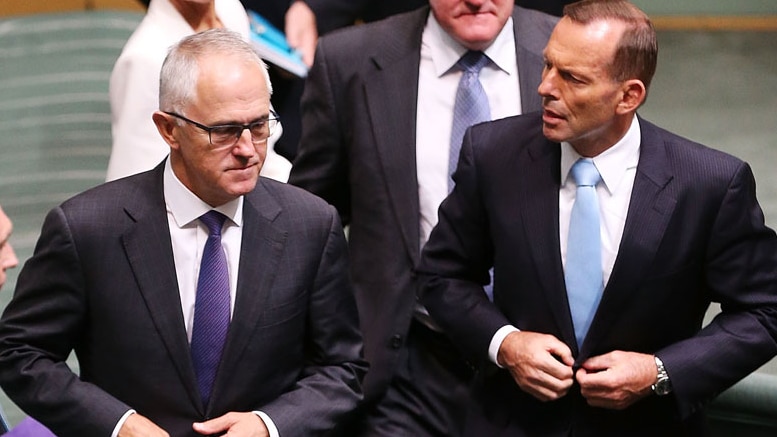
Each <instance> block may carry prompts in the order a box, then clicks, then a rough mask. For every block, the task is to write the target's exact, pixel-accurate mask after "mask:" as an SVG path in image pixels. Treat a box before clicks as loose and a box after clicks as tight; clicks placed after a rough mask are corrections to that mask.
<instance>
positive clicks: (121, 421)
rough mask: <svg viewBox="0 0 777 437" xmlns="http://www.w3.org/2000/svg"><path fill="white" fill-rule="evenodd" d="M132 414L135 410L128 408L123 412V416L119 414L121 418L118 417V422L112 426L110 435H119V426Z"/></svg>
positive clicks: (114, 436)
mask: <svg viewBox="0 0 777 437" xmlns="http://www.w3.org/2000/svg"><path fill="white" fill-rule="evenodd" d="M133 414H135V410H129V411H127V412H126V413H124V415H123V416H121V419H119V423H117V424H116V426H115V427H114V428H113V432H112V433H111V437H117V436H118V435H119V430H121V427H122V426H124V422H126V421H127V419H128V418H129V417H130V416H131V415H133Z"/></svg>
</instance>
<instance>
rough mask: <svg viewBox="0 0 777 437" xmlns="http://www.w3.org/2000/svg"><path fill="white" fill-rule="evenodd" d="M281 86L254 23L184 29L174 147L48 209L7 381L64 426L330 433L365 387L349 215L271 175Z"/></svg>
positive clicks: (100, 432) (2, 360)
mask: <svg viewBox="0 0 777 437" xmlns="http://www.w3.org/2000/svg"><path fill="white" fill-rule="evenodd" d="M268 84H269V81H268V80H267V72H266V68H265V66H264V63H263V62H262V61H261V59H260V58H259V57H258V55H257V54H256V53H255V52H254V51H253V49H252V47H251V46H250V45H249V44H248V43H245V42H244V41H243V40H242V39H241V38H240V37H239V36H238V35H237V34H235V33H232V32H230V31H227V30H223V29H217V30H210V31H206V32H203V33H200V34H196V35H193V36H189V37H187V38H185V39H183V40H182V41H181V42H180V43H178V44H177V45H175V46H174V47H173V49H172V50H171V52H170V54H169V55H168V57H167V59H166V61H165V63H164V65H163V67H162V72H161V83H160V108H162V110H161V111H157V112H155V113H154V121H155V123H156V125H157V127H158V130H159V133H160V134H161V135H162V137H163V138H164V139H165V141H166V142H167V143H168V145H169V146H170V155H169V157H168V158H167V159H165V160H164V161H162V162H161V163H160V164H159V165H158V166H157V167H156V168H155V169H153V170H150V171H148V172H144V173H140V174H138V175H135V176H131V177H129V178H125V179H121V180H119V181H114V182H110V183H107V184H104V185H101V186H99V187H97V188H94V189H92V190H89V191H87V192H85V193H82V194H80V195H78V196H76V197H74V198H72V199H70V200H68V201H66V202H65V203H63V204H62V205H61V206H59V207H57V208H55V209H54V210H52V211H51V212H50V213H49V215H48V217H47V218H46V221H45V223H44V225H43V230H42V232H41V236H40V239H39V241H38V244H37V247H36V249H35V254H34V255H33V257H32V258H31V259H30V260H29V261H28V262H27V263H26V265H25V266H24V268H23V270H22V272H21V274H20V276H19V278H18V281H17V289H16V292H15V294H14V298H13V299H12V301H11V303H10V304H9V305H8V307H7V308H6V310H5V312H4V314H3V317H2V319H0V383H1V384H2V386H3V389H4V390H5V391H6V393H7V394H8V395H9V397H11V399H12V400H13V401H14V402H16V403H17V404H18V405H19V406H20V407H21V408H22V409H23V410H24V411H25V412H27V413H28V414H30V415H31V416H33V417H34V418H36V419H38V420H40V421H41V422H42V423H43V424H44V425H46V426H47V427H48V428H50V429H51V430H52V431H53V432H54V433H55V434H57V435H58V436H59V437H68V436H73V437H76V436H77V437H83V436H94V437H97V436H104V437H111V436H118V437H132V436H146V437H148V436H160V437H162V436H173V437H196V436H203V435H205V436H209V435H225V434H227V433H228V434H229V435H230V436H236V437H240V436H245V437H248V436H258V437H264V436H274V437H277V436H278V435H282V436H313V435H323V434H325V433H326V432H328V430H330V429H331V428H333V427H334V426H335V424H336V423H337V422H338V421H339V420H340V419H342V417H344V416H345V415H346V414H347V413H348V412H350V411H352V410H353V409H354V408H355V407H356V405H357V403H358V401H359V400H360V399H361V396H362V395H361V380H362V377H363V375H364V373H365V371H366V365H365V363H364V361H363V360H362V358H361V349H362V342H361V335H360V332H359V329H358V314H357V310H356V306H355V302H354V298H353V294H352V290H351V286H350V282H349V280H348V271H347V256H346V242H345V239H344V237H343V233H342V226H341V225H340V221H339V219H338V217H337V213H336V212H335V210H334V208H332V207H330V206H328V205H326V203H324V202H323V201H322V200H321V199H318V198H316V197H315V196H312V195H310V194H309V193H307V192H305V191H304V190H301V189H298V188H296V187H292V186H289V185H286V184H281V183H276V182H275V181H272V180H269V179H265V178H260V177H259V171H260V169H261V167H262V164H263V162H264V159H265V156H266V151H267V139H268V138H269V137H270V135H271V134H272V132H273V129H274V128H275V127H276V126H277V120H275V115H274V114H273V112H272V111H271V110H270V93H271V90H270V89H268V88H269V85H268ZM71 351H75V354H76V356H77V358H78V362H79V367H80V375H77V374H75V373H74V372H72V371H71V370H70V369H69V368H68V367H67V365H66V363H65V360H66V359H67V357H68V355H69V354H70V352H71Z"/></svg>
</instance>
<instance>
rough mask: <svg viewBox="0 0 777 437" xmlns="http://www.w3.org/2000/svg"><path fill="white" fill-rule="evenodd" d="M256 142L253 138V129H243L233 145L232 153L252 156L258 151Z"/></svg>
mask: <svg viewBox="0 0 777 437" xmlns="http://www.w3.org/2000/svg"><path fill="white" fill-rule="evenodd" d="M256 146H257V145H256V144H254V143H253V141H252V140H251V131H250V130H249V129H243V131H242V132H240V136H239V137H238V139H237V142H236V143H235V145H234V146H233V147H232V153H233V154H235V155H239V156H251V155H253V154H254V153H256Z"/></svg>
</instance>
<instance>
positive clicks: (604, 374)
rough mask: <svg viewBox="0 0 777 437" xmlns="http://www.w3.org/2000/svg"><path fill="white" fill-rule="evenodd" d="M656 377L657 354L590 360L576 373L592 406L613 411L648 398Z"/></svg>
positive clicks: (610, 355) (617, 353) (626, 354)
mask: <svg viewBox="0 0 777 437" xmlns="http://www.w3.org/2000/svg"><path fill="white" fill-rule="evenodd" d="M656 376H657V370H656V362H655V360H654V359H653V355H648V354H640V353H636V352H624V351H614V352H610V353H607V354H604V355H600V356H597V357H592V358H589V359H588V360H586V361H585V362H584V363H583V365H582V366H581V367H580V369H579V370H578V371H577V373H576V374H575V377H576V379H577V382H578V384H580V392H581V394H582V395H583V397H584V398H586V400H587V401H588V405H590V406H592V407H601V408H609V409H613V410H622V409H624V408H627V407H629V406H630V405H632V404H633V403H635V402H637V401H638V400H640V399H642V398H644V397H646V396H648V395H649V394H650V393H651V388H650V386H651V385H653V384H654V383H655V382H656Z"/></svg>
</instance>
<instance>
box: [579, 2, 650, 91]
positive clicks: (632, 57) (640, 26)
mask: <svg viewBox="0 0 777 437" xmlns="http://www.w3.org/2000/svg"><path fill="white" fill-rule="evenodd" d="M564 16H565V17H568V18H569V19H570V20H572V21H574V22H576V23H580V24H588V23H591V22H593V21H597V20H618V21H622V22H624V23H626V24H628V27H627V28H626V30H625V31H624V32H623V35H621V39H620V41H618V47H617V49H616V51H615V58H614V59H613V60H612V64H611V66H610V73H611V74H612V77H613V79H615V80H618V81H624V80H628V79H639V80H641V81H642V83H643V84H644V85H645V89H648V88H650V81H651V80H652V79H653V75H654V74H655V72H656V63H657V62H658V41H657V40H656V30H655V28H654V27H653V23H651V22H650V18H648V16H647V14H645V13H644V12H642V10H640V9H639V8H638V7H636V6H634V5H633V4H631V3H630V2H628V1H626V0H582V1H579V2H575V3H571V4H568V5H567V6H565V7H564Z"/></svg>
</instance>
